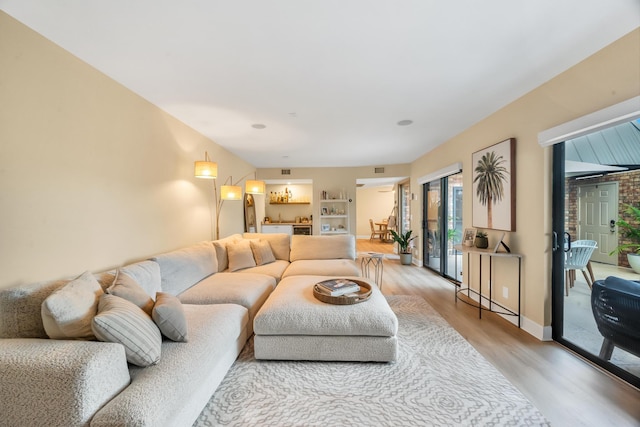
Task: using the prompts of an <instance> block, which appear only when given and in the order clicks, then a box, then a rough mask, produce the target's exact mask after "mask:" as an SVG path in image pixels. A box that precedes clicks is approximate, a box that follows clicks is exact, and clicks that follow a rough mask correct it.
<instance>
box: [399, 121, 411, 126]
mask: <svg viewBox="0 0 640 427" xmlns="http://www.w3.org/2000/svg"><path fill="white" fill-rule="evenodd" d="M411 123H413V120H400V121H399V122H398V126H409V125H410V124H411Z"/></svg>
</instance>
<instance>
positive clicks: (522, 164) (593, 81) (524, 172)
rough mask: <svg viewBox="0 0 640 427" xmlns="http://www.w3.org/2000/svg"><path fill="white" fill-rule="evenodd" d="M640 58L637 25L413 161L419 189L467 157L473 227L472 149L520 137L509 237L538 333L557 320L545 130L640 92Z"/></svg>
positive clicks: (531, 327)
mask: <svg viewBox="0 0 640 427" xmlns="http://www.w3.org/2000/svg"><path fill="white" fill-rule="evenodd" d="M639 58H640V30H636V31H633V32H632V33H630V34H628V35H627V36H625V37H623V38H621V39H620V40H618V41H616V42H615V43H613V44H611V45H610V46H608V47H606V48H605V49H603V50H601V51H600V52H598V53H596V54H595V55H593V56H592V57H590V58H587V59H586V60H584V61H582V62H581V63H579V64H577V65H576V66H574V67H572V68H571V69H569V70H567V71H566V72H564V73H562V74H560V75H558V76H557V77H556V78H554V79H552V80H550V81H549V82H547V83H546V84H544V85H542V86H540V87H539V88H537V89H535V90H534V91H532V92H530V93H528V94H527V95H525V96H523V97H522V98H520V99H518V100H516V101H515V102H513V103H511V104H509V105H507V106H506V107H504V108H503V109H501V110H499V111H497V112H496V113H494V114H492V115H491V116H489V117H487V118H486V119H484V120H482V121H480V122H479V123H477V124H476V125H474V126H472V127H470V128H469V129H467V130H466V131H464V132H463V133H461V134H459V135H458V136H456V137H454V138H452V139H450V140H449V141H446V142H445V143H444V144H443V145H441V146H440V147H438V148H437V149H435V150H433V151H432V152H430V153H428V155H424V156H422V157H421V158H419V159H417V160H416V161H415V162H414V163H413V164H412V169H411V175H412V188H414V192H415V193H416V194H419V195H421V192H420V191H417V188H418V185H417V183H416V180H417V178H418V177H420V176H423V175H425V174H428V173H430V172H433V171H436V170H439V169H441V168H442V167H444V166H447V165H450V164H453V163H455V162H462V163H463V173H464V188H465V193H464V226H465V227H471V214H472V213H471V200H472V193H471V192H470V191H469V189H471V188H472V165H471V155H472V153H473V152H474V151H477V150H479V149H482V148H484V147H486V146H489V145H492V144H495V143H497V142H500V141H503V140H505V139H507V138H516V140H517V142H516V144H517V146H516V147H517V148H516V185H517V187H516V189H517V201H516V215H517V220H516V223H517V227H518V229H517V231H515V232H513V233H508V238H507V241H508V242H509V244H510V246H511V248H512V250H513V251H514V252H518V253H521V254H523V255H524V262H523V266H524V267H523V268H524V269H523V280H522V283H523V292H522V303H523V309H522V312H523V315H524V316H525V317H526V319H525V329H527V330H528V331H529V332H531V333H532V334H534V335H536V336H542V332H543V331H542V326H549V325H550V324H551V300H550V291H551V258H550V256H551V255H550V243H551V237H550V234H551V161H552V154H551V153H552V148H541V147H540V146H539V145H538V141H537V137H538V133H539V132H541V131H543V130H546V129H549V128H551V127H554V126H556V125H558V124H561V123H564V122H567V121H570V120H573V119H575V118H577V117H580V116H583V115H586V114H589V113H592V112H594V111H597V110H600V109H602V108H605V107H608V106H610V105H613V104H616V103H619V102H622V101H624V100H626V99H629V98H631V97H633V96H637V95H638V94H640V60H639ZM505 72H508V70H505ZM412 203H413V205H412V211H413V212H414V213H417V212H420V207H421V203H422V200H421V197H420V198H419V199H418V200H416V201H414V202H412ZM420 220H421V217H420V216H419V215H415V214H414V216H413V223H412V228H413V229H414V230H420ZM497 234H498V232H495V231H494V232H491V233H490V238H491V237H493V238H494V239H495V238H496V235H497ZM490 240H491V239H490ZM417 246H418V247H420V245H417ZM507 268H509V267H507ZM472 277H473V276H472ZM483 282H484V281H483ZM548 331H549V328H546V329H545V332H546V333H548Z"/></svg>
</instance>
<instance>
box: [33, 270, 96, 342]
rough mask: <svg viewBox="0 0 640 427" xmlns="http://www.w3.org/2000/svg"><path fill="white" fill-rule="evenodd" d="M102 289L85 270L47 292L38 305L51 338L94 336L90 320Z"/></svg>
mask: <svg viewBox="0 0 640 427" xmlns="http://www.w3.org/2000/svg"><path fill="white" fill-rule="evenodd" d="M103 293H104V292H103V291H102V287H100V284H99V283H98V281H97V280H96V278H95V277H94V276H93V274H91V273H90V272H88V271H85V272H84V273H82V274H81V275H80V276H79V277H77V278H76V279H74V280H72V281H70V282H69V283H67V284H66V285H64V286H63V287H61V288H60V289H58V290H56V291H55V292H53V293H52V294H51V295H49V296H48V297H47V298H46V299H45V300H44V301H43V302H42V307H41V314H42V324H43V325H44V330H45V332H46V333H47V336H48V337H49V338H52V339H84V340H92V339H95V336H94V335H93V332H92V331H91V320H92V319H93V317H94V316H95V315H96V312H97V309H98V298H100V295H102V294H103Z"/></svg>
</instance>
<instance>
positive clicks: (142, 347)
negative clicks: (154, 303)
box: [91, 294, 162, 367]
mask: <svg viewBox="0 0 640 427" xmlns="http://www.w3.org/2000/svg"><path fill="white" fill-rule="evenodd" d="M91 326H92V329H93V333H94V334H95V335H96V337H97V338H98V339H99V340H100V341H105V342H115V343H119V344H122V345H123V346H124V351H125V353H126V355H127V361H128V362H129V363H131V364H134V365H137V366H142V367H146V366H149V365H155V364H156V363H158V361H159V360H160V348H161V345H162V335H160V330H158V327H157V326H156V324H155V323H153V320H151V317H149V316H148V315H147V314H146V313H145V312H144V311H142V309H141V308H140V307H138V306H136V305H135V304H134V303H132V302H129V301H127V300H126V299H124V298H120V297H117V296H115V295H110V294H104V295H102V296H101V297H100V302H99V304H98V314H97V315H96V317H94V318H93V322H92V324H91Z"/></svg>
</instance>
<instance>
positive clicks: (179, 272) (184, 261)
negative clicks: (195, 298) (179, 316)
mask: <svg viewBox="0 0 640 427" xmlns="http://www.w3.org/2000/svg"><path fill="white" fill-rule="evenodd" d="M152 260H153V261H155V262H157V263H158V265H159V266H160V277H161V284H162V285H161V288H162V289H161V290H162V291H163V292H168V293H170V294H173V295H178V294H179V293H180V292H182V291H184V290H185V289H188V288H190V287H191V286H193V285H194V284H196V283H198V282H199V281H200V280H202V279H204V278H205V277H207V276H210V275H211V274H214V273H216V272H217V271H218V259H217V257H216V251H215V249H214V247H213V245H212V244H211V242H201V243H198V244H196V245H193V246H189V247H186V248H182V249H178V250H175V251H172V252H167V253H164V254H160V255H156V256H155V257H153V258H152Z"/></svg>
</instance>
